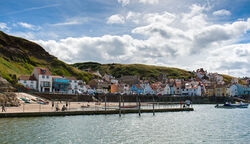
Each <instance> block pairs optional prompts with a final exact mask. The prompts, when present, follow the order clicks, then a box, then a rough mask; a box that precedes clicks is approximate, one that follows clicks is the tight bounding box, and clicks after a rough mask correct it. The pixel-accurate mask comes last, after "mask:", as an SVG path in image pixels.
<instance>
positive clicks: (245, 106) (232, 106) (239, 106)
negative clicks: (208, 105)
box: [215, 102, 248, 108]
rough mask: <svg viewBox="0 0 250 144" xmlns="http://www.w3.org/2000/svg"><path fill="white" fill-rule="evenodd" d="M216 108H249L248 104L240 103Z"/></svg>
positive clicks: (226, 104)
mask: <svg viewBox="0 0 250 144" xmlns="http://www.w3.org/2000/svg"><path fill="white" fill-rule="evenodd" d="M215 108H248V104H247V103H242V102H241V103H238V104H230V103H225V104H224V105H218V104H217V105H216V106H215Z"/></svg>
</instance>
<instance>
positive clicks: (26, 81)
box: [18, 75, 37, 90]
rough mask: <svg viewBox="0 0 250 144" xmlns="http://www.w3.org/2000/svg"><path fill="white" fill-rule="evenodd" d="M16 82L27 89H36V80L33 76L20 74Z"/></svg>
mask: <svg viewBox="0 0 250 144" xmlns="http://www.w3.org/2000/svg"><path fill="white" fill-rule="evenodd" d="M18 83H20V84H22V85H23V86H24V87H26V88H28V89H34V90H37V80H36V78H35V77H33V76H24V75H21V76H20V77H19V79H18Z"/></svg>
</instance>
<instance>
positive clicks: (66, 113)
mask: <svg viewBox="0 0 250 144" xmlns="http://www.w3.org/2000/svg"><path fill="white" fill-rule="evenodd" d="M193 110H194V109H193V108H162V109H141V110H140V112H141V114H143V113H153V112H181V111H193ZM119 112H120V110H119V109H115V110H106V111H105V110H86V111H64V112H18V113H0V118H10V117H40V116H73V115H108V114H119ZM129 113H138V109H123V110H122V114H129Z"/></svg>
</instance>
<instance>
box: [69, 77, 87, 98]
mask: <svg viewBox="0 0 250 144" xmlns="http://www.w3.org/2000/svg"><path fill="white" fill-rule="evenodd" d="M65 78H66V79H67V80H69V90H68V93H69V94H77V93H78V92H79V91H81V89H82V88H83V87H81V85H82V84H83V81H82V80H77V79H76V78H74V77H65Z"/></svg>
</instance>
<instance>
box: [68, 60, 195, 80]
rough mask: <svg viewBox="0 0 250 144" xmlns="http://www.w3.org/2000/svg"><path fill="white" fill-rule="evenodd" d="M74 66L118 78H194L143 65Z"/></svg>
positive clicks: (92, 64)
mask: <svg viewBox="0 0 250 144" xmlns="http://www.w3.org/2000/svg"><path fill="white" fill-rule="evenodd" d="M73 66H74V67H76V68H78V69H87V68H91V70H93V71H97V70H99V72H100V73H101V74H102V75H103V74H105V73H107V74H111V75H113V76H115V77H116V78H119V77H121V75H138V76H140V77H144V78H149V77H151V78H154V79H157V78H158V76H159V75H160V74H166V75H167V77H168V78H179V79H188V78H190V77H194V75H193V74H192V72H189V71H186V70H182V69H178V68H171V67H161V66H153V65H143V64H114V63H113V64H100V63H96V62H85V63H75V64H73Z"/></svg>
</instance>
